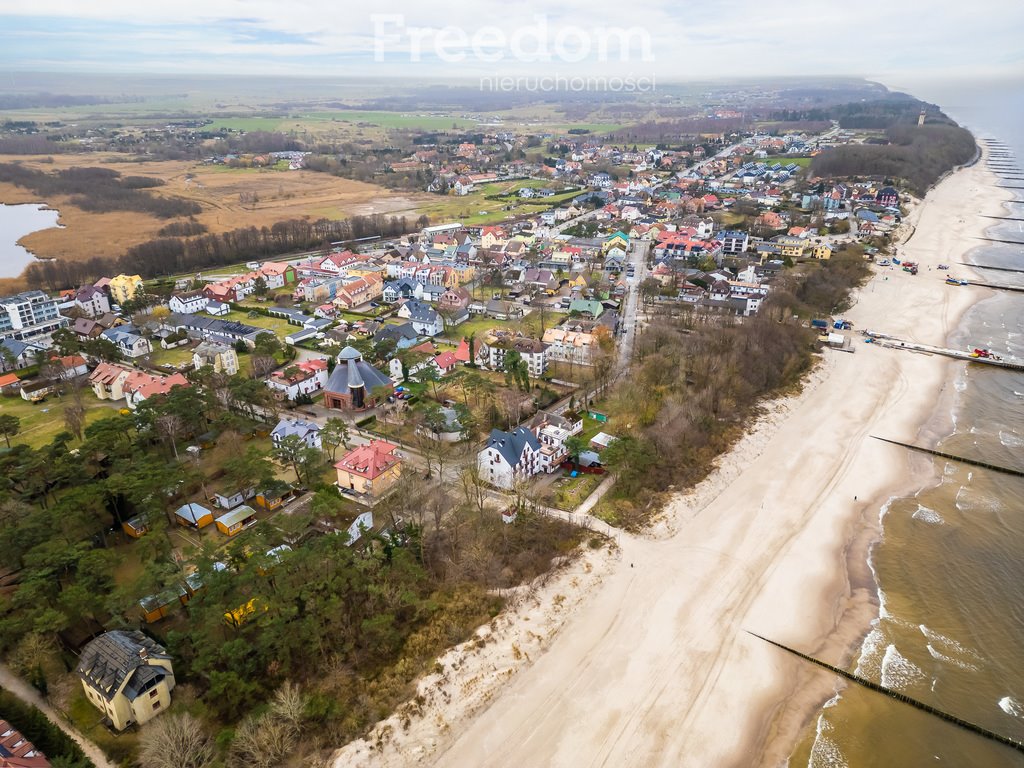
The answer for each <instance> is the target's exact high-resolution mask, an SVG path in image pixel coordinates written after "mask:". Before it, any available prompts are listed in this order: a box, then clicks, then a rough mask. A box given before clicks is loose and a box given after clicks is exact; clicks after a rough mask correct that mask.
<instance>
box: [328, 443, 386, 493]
mask: <svg viewBox="0 0 1024 768" xmlns="http://www.w3.org/2000/svg"><path fill="white" fill-rule="evenodd" d="M397 450H398V446H397V445H392V444H391V443H387V442H385V441H383V440H371V441H370V442H369V443H367V444H366V445H360V446H359V447H357V448H353V449H352V450H351V451H349V452H348V453H346V454H345V455H344V456H343V457H342V459H341V461H339V462H338V463H337V464H335V465H334V468H335V469H336V470H337V471H338V488H340V489H342V490H343V491H351V492H354V493H358V494H362V495H364V496H374V497H377V498H379V497H381V496H383V495H384V494H385V493H387V491H388V490H389V489H390V488H391V486H393V485H394V484H395V483H396V482H397V481H398V478H399V477H400V476H401V474H402V460H401V458H399V456H398V455H397V453H396V451H397Z"/></svg>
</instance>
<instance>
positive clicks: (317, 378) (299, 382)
mask: <svg viewBox="0 0 1024 768" xmlns="http://www.w3.org/2000/svg"><path fill="white" fill-rule="evenodd" d="M326 384H327V361H326V360H302V361H300V362H298V363H291V364H289V365H287V366H285V367H284V368H282V369H280V370H277V371H274V372H273V373H272V374H270V378H269V379H267V386H268V387H270V388H271V389H276V390H277V391H279V392H283V393H284V396H285V397H287V398H288V399H289V400H294V399H295V398H297V397H298V396H299V395H312V394H313V393H314V392H319V391H320V390H321V389H323V388H324V387H325V386H326Z"/></svg>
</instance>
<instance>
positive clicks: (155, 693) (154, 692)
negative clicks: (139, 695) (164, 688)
mask: <svg viewBox="0 0 1024 768" xmlns="http://www.w3.org/2000/svg"><path fill="white" fill-rule="evenodd" d="M159 693H160V691H158V690H157V689H156V688H154V689H153V690H152V691H150V692H149V698H151V699H152V698H154V697H155V696H157V695H159Z"/></svg>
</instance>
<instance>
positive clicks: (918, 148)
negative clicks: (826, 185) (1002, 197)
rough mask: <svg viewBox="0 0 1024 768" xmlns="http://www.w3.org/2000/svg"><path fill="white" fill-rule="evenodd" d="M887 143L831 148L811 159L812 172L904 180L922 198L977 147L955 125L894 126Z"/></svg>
mask: <svg viewBox="0 0 1024 768" xmlns="http://www.w3.org/2000/svg"><path fill="white" fill-rule="evenodd" d="M885 135H886V139H887V142H888V143H885V144H850V145H847V146H841V147H834V148H832V149H830V150H829V151H828V152H822V153H821V154H820V155H818V156H817V157H815V158H814V161H813V163H812V164H811V170H812V171H813V173H814V174H816V175H819V176H832V177H849V176H871V177H885V178H892V179H905V180H906V183H907V185H908V186H909V187H910V188H911V189H913V191H914V192H915V193H916V194H918V195H923V194H924V193H925V192H926V191H927V190H928V188H929V187H930V186H931V185H933V184H934V183H935V182H936V181H938V180H939V178H940V177H941V176H942V175H943V174H944V173H946V172H947V171H950V170H952V169H953V168H954V167H955V166H957V165H963V164H964V163H968V162H970V160H971V159H972V158H973V157H974V155H975V152H976V151H977V147H976V145H975V141H974V136H972V135H971V133H970V131H968V130H966V129H964V128H960V127H959V126H957V125H947V124H930V123H926V124H925V125H923V126H918V125H916V124H902V123H900V124H893V125H890V126H889V128H888V129H887V130H886V132H885Z"/></svg>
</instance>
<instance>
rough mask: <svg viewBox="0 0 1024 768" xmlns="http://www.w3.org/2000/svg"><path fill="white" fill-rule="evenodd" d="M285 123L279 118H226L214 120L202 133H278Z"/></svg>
mask: <svg viewBox="0 0 1024 768" xmlns="http://www.w3.org/2000/svg"><path fill="white" fill-rule="evenodd" d="M285 122H286V121H285V120H284V119H282V118H280V117H228V118H215V119H214V121H213V124H212V125H207V126H205V127H204V128H203V129H202V130H204V131H246V132H248V131H280V130H284V126H283V124H284V123H285Z"/></svg>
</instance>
